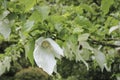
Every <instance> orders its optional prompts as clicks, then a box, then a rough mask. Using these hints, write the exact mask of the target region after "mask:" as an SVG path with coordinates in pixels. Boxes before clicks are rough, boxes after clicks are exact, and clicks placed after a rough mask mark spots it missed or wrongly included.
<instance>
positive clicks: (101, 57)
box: [94, 49, 106, 71]
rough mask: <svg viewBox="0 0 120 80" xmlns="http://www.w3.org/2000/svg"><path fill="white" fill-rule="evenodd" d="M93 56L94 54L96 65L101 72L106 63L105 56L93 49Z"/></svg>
mask: <svg viewBox="0 0 120 80" xmlns="http://www.w3.org/2000/svg"><path fill="white" fill-rule="evenodd" d="M94 54H95V59H96V61H97V63H98V64H99V66H100V68H101V70H102V71H103V69H104V67H105V63H106V58H105V55H104V54H103V53H102V52H101V51H99V50H95V49H94Z"/></svg>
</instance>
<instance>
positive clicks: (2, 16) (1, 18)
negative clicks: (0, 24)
mask: <svg viewBox="0 0 120 80" xmlns="http://www.w3.org/2000/svg"><path fill="white" fill-rule="evenodd" d="M9 13H10V12H9V11H8V10H5V11H4V12H3V13H2V14H1V15H0V20H3V19H4V18H5V17H6V16H7V15H8V14H9Z"/></svg>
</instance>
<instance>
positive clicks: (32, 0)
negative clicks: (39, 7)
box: [19, 0, 36, 12]
mask: <svg viewBox="0 0 120 80" xmlns="http://www.w3.org/2000/svg"><path fill="white" fill-rule="evenodd" d="M19 1H20V3H21V4H23V5H24V6H25V8H24V9H25V12H28V11H29V10H31V8H33V6H34V5H35V4H36V0H19Z"/></svg>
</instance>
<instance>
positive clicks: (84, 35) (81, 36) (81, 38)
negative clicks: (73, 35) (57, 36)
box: [78, 33, 90, 42]
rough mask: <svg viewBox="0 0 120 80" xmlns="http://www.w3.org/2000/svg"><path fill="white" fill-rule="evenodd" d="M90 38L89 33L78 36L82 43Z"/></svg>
mask: <svg viewBox="0 0 120 80" xmlns="http://www.w3.org/2000/svg"><path fill="white" fill-rule="evenodd" d="M89 36H90V34H89V33H84V34H81V35H79V36H78V41H80V42H82V41H86V40H87V39H88V37H89Z"/></svg>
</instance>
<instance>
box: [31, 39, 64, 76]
mask: <svg viewBox="0 0 120 80" xmlns="http://www.w3.org/2000/svg"><path fill="white" fill-rule="evenodd" d="M33 55H34V59H35V62H36V64H37V65H38V66H39V67H40V68H42V69H43V70H44V71H45V72H47V73H48V74H49V75H51V74H52V73H53V71H55V67H56V62H57V61H56V60H55V57H57V58H60V55H63V50H62V49H61V48H60V47H59V45H58V44H57V43H56V42H54V41H53V40H52V39H51V38H43V37H40V38H39V39H37V40H36V42H35V49H34V53H33Z"/></svg>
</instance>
